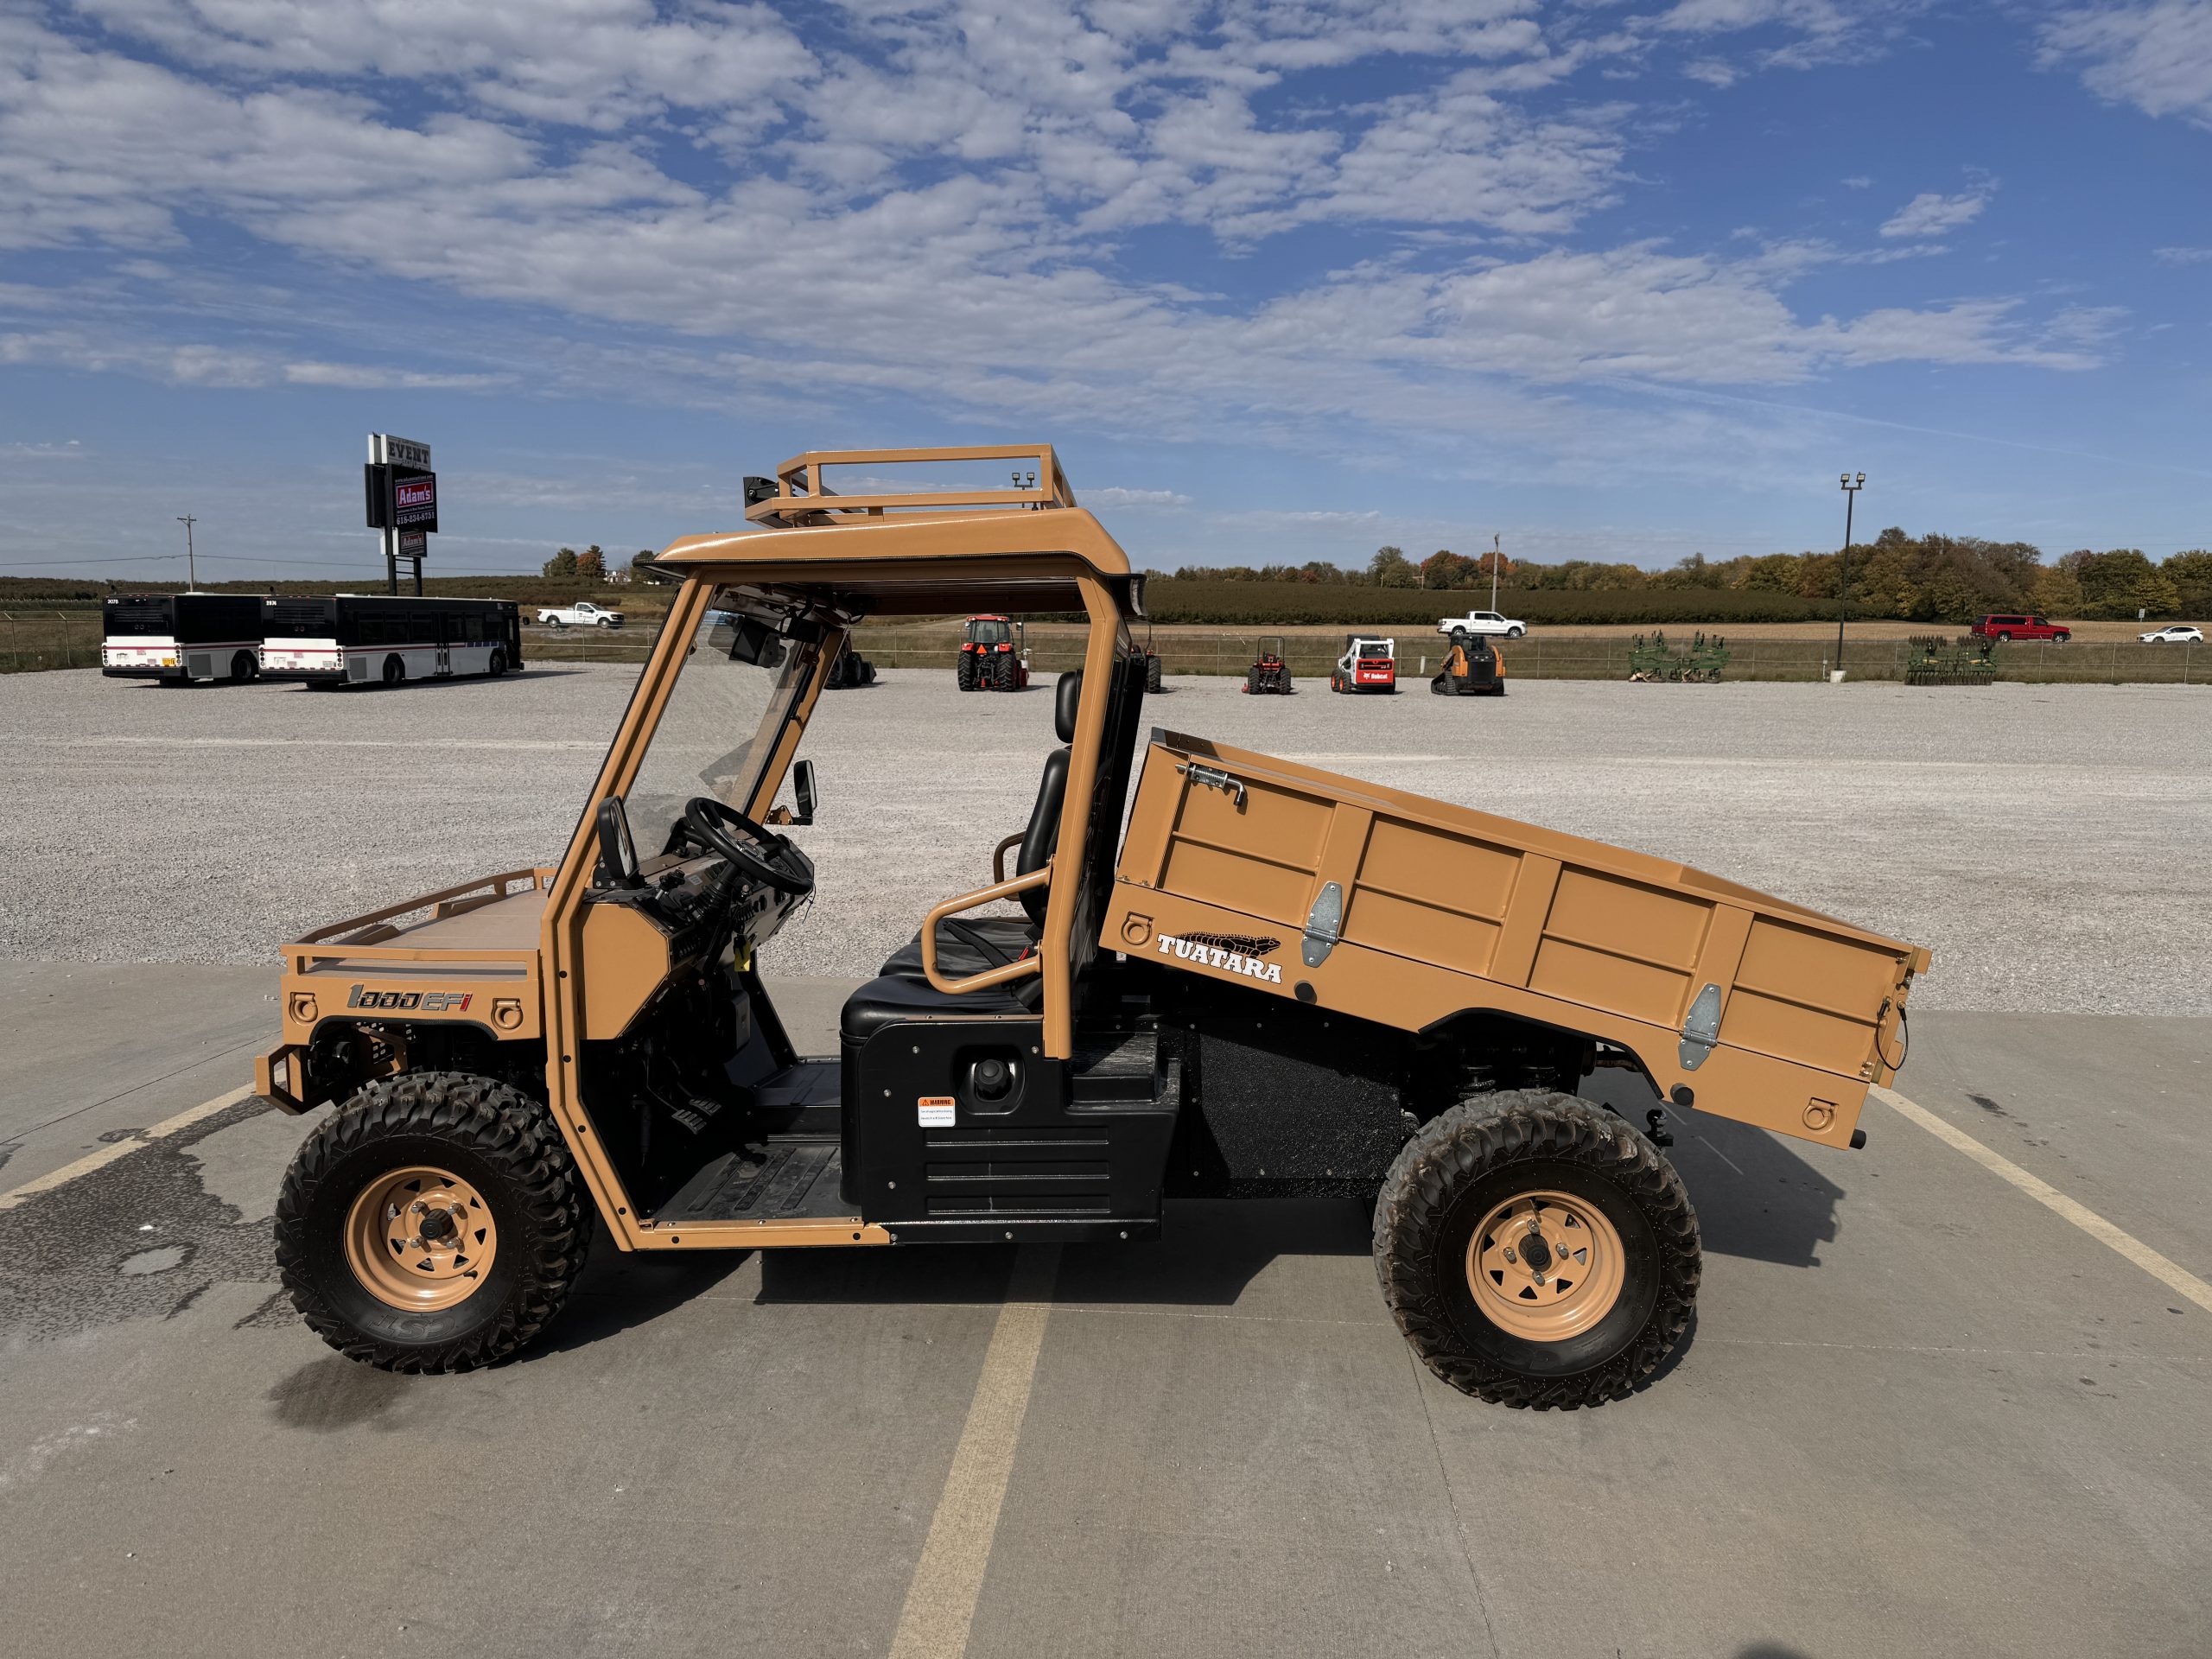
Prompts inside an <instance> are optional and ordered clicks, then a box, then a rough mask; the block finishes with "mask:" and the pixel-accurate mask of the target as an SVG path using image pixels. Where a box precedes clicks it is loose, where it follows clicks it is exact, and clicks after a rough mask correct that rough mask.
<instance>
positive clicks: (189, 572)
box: [169, 512, 200, 594]
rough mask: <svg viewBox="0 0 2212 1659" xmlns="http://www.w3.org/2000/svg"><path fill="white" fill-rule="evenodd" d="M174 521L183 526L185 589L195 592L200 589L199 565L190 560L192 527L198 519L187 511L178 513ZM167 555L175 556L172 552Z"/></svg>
mask: <svg viewBox="0 0 2212 1659" xmlns="http://www.w3.org/2000/svg"><path fill="white" fill-rule="evenodd" d="M176 521H177V523H179V524H182V525H183V526H184V586H185V590H186V591H187V592H188V593H194V594H196V593H198V592H199V591H200V571H199V567H198V566H197V565H195V564H194V563H193V562H192V527H193V526H194V524H198V523H199V522H200V521H199V520H198V519H197V518H194V517H193V516H192V515H191V514H190V513H188V512H184V513H179V514H178V515H177V520H176ZM169 556H170V557H171V558H175V556H176V555H175V554H174V553H172V554H170V555H169Z"/></svg>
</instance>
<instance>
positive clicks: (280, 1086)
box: [253, 1043, 308, 1117]
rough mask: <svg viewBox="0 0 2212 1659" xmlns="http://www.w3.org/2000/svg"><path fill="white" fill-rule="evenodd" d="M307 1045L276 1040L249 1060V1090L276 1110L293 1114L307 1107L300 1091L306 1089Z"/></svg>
mask: <svg viewBox="0 0 2212 1659" xmlns="http://www.w3.org/2000/svg"><path fill="white" fill-rule="evenodd" d="M307 1062H308V1051H307V1046H306V1045H304V1044H302V1043H279V1044H278V1045H277V1046H276V1047H274V1048H272V1049H270V1051H269V1052H267V1053H266V1054H261V1055H257V1056H256V1057H255V1058H254V1062H253V1092H254V1093H255V1094H257V1095H258V1096H261V1097H262V1099H264V1100H265V1101H267V1102H268V1103H270V1105H271V1106H274V1107H275V1108H276V1109H277V1110H278V1111H280V1112H289V1114H291V1116H294V1117H297V1116H299V1115H300V1114H301V1113H302V1112H304V1111H306V1110H307V1109H308V1103H307V1102H306V1101H305V1100H304V1099H302V1093H303V1092H304V1091H306V1090H307V1089H308V1080H307Z"/></svg>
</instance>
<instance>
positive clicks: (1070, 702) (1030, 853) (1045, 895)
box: [1014, 671, 1083, 926]
mask: <svg viewBox="0 0 2212 1659" xmlns="http://www.w3.org/2000/svg"><path fill="white" fill-rule="evenodd" d="M1082 697H1083V675H1082V674H1081V673H1080V672H1079V671H1078V672H1076V673H1071V674H1063V675H1061V676H1060V680H1059V683H1058V685H1056V686H1054V687H1053V688H1052V729H1053V730H1054V731H1055V732H1057V733H1058V734H1059V739H1060V741H1061V743H1062V744H1064V745H1065V744H1071V743H1073V742H1074V741H1075V715H1076V708H1077V704H1078V703H1079V702H1081V701H1082ZM1069 759H1070V753H1069V751H1068V750H1067V749H1066V748H1065V747H1062V748H1058V749H1054V750H1053V751H1052V753H1050V754H1048V755H1046V757H1045V772H1044V775H1043V776H1042V777H1041V778H1039V779H1038V780H1037V800H1036V804H1034V805H1033V806H1032V807H1031V808H1030V809H1029V827H1028V828H1027V829H1024V830H1023V831H1022V832H1021V849H1020V852H1019V853H1017V854H1016V855H1015V856H1014V874H1016V875H1030V874H1034V873H1035V872H1037V871H1039V870H1041V869H1043V868H1045V866H1046V864H1047V863H1049V862H1050V861H1051V860H1052V849H1053V848H1054V847H1056V846H1057V845H1058V842H1059V839H1060V807H1061V805H1062V804H1063V803H1065V801H1066V799H1067V795H1068V761H1069ZM1051 893H1052V888H1051V887H1049V886H1047V887H1032V888H1030V889H1029V891H1028V892H1027V893H1021V894H1020V895H1019V897H1020V900H1021V907H1022V909H1023V910H1025V911H1027V912H1028V913H1029V919H1030V920H1031V921H1033V922H1035V923H1037V924H1039V925H1040V926H1041V925H1043V923H1044V920H1045V906H1046V903H1047V902H1048V901H1049V898H1050V895H1051Z"/></svg>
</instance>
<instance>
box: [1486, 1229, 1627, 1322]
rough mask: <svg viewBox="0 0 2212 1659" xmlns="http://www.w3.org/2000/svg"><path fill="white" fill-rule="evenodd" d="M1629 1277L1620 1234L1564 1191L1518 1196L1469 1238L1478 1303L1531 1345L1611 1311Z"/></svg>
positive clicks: (1495, 1320)
mask: <svg viewBox="0 0 2212 1659" xmlns="http://www.w3.org/2000/svg"><path fill="white" fill-rule="evenodd" d="M1625 1274H1626V1262H1625V1259H1624V1251H1623V1249H1622V1248H1621V1236H1620V1233H1619V1231H1618V1230H1617V1229H1616V1228H1615V1227H1614V1226H1613V1224H1612V1223H1611V1222H1610V1221H1608V1220H1606V1219H1605V1217H1604V1216H1603V1215H1602V1214H1601V1213H1599V1211H1598V1209H1597V1208H1596V1207H1595V1206H1594V1205H1591V1204H1590V1203H1589V1202H1587V1201H1586V1200H1585V1199H1582V1198H1574V1197H1573V1196H1571V1195H1569V1194H1567V1193H1565V1192H1522V1193H1520V1194H1517V1195H1516V1196H1515V1197H1514V1198H1509V1199H1508V1200H1506V1202H1504V1203H1503V1204H1501V1205H1498V1206H1497V1208H1496V1209H1494V1210H1492V1211H1491V1212H1490V1213H1489V1214H1488V1215H1486V1216H1484V1217H1483V1220H1482V1224H1481V1225H1480V1226H1478V1227H1477V1228H1476V1229H1475V1231H1474V1236H1473V1237H1471V1238H1470V1239H1469V1240H1468V1241H1467V1287H1468V1289H1470V1290H1471V1291H1472V1292H1473V1293H1474V1298H1475V1306H1477V1307H1478V1308H1480V1309H1481V1310H1482V1313H1483V1316H1484V1318H1485V1319H1489V1320H1490V1322H1491V1324H1493V1325H1497V1326H1498V1327H1499V1328H1500V1329H1501V1330H1503V1331H1506V1332H1510V1333H1511V1334H1512V1335H1514V1336H1516V1337H1521V1338H1526V1339H1527V1340H1528V1341H1530V1342H1564V1341H1565V1340H1567V1338H1569V1337H1573V1336H1578V1335H1580V1333H1581V1332H1585V1331H1587V1330H1588V1329H1590V1327H1591V1326H1592V1325H1595V1324H1597V1323H1598V1321H1599V1320H1600V1319H1604V1318H1605V1315H1606V1314H1608V1313H1611V1312H1612V1309H1613V1304H1614V1303H1615V1302H1617V1301H1618V1300H1620V1294H1621V1281H1622V1280H1623V1278H1624V1276H1625Z"/></svg>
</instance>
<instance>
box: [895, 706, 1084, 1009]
mask: <svg viewBox="0 0 2212 1659" xmlns="http://www.w3.org/2000/svg"><path fill="white" fill-rule="evenodd" d="M1082 696H1083V674H1082V671H1080V670H1077V671H1074V672H1072V673H1068V674H1063V675H1061V676H1060V679H1059V683H1058V685H1057V686H1055V687H1054V688H1053V692H1052V728H1053V730H1054V731H1056V732H1058V734H1059V739H1060V741H1061V742H1062V743H1063V744H1072V743H1073V742H1074V741H1075V716H1076V709H1077V704H1078V703H1079V702H1081V701H1082ZM1070 759H1071V750H1069V749H1067V748H1065V747H1063V748H1058V749H1055V750H1053V751H1052V753H1050V754H1048V755H1046V757H1045V772H1044V775H1043V776H1042V777H1040V778H1039V779H1038V780H1037V799H1036V803H1035V804H1033V805H1032V806H1031V807H1030V809H1029V824H1028V827H1027V829H1024V830H1023V831H1022V835H1021V846H1020V850H1019V851H1018V852H1017V853H1016V855H1015V856H1014V874H1016V875H1029V874H1033V873H1034V872H1036V871H1038V870H1041V869H1043V868H1045V866H1046V864H1047V863H1049V862H1050V861H1052V849H1053V847H1054V846H1055V845H1056V844H1057V843H1058V840H1059V833H1060V805H1061V803H1062V802H1064V801H1065V799H1066V798H1067V792H1068V763H1069V760H1070ZM1050 893H1051V884H1050V883H1049V882H1048V883H1046V885H1045V886H1042V887H1032V888H1030V889H1029V890H1028V891H1027V893H1017V894H1015V895H1014V897H1015V902H1017V903H1018V904H1020V906H1021V908H1022V912H1023V914H1021V915H1020V916H953V917H949V918H946V919H945V921H944V923H943V924H942V925H940V927H939V930H938V941H937V963H938V972H939V973H941V974H943V975H944V976H945V977H946V978H948V979H966V978H969V977H970V976H974V975H976V974H980V973H982V972H984V971H986V970H987V969H992V968H1000V967H1003V966H1005V965H1006V964H1007V963H1011V962H1019V961H1020V960H1021V958H1022V957H1026V956H1027V955H1028V954H1029V952H1030V951H1031V950H1033V949H1034V948H1035V946H1036V944H1037V939H1038V936H1039V934H1040V933H1041V932H1042V931H1043V930H1044V926H1045V906H1046V899H1047V898H1048V896H1049V894H1050ZM883 972H885V973H886V974H893V975H900V976H906V977H908V978H912V979H920V978H922V977H923V974H922V936H921V935H920V933H918V932H917V933H916V934H915V935H914V937H913V938H911V939H909V940H907V942H906V944H902V945H900V946H899V949H898V950H894V951H893V952H892V953H891V956H890V958H889V959H888V960H887V961H886V962H885V963H884V964H883Z"/></svg>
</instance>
